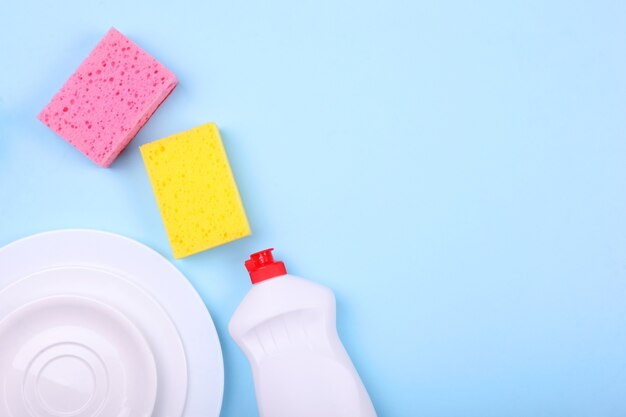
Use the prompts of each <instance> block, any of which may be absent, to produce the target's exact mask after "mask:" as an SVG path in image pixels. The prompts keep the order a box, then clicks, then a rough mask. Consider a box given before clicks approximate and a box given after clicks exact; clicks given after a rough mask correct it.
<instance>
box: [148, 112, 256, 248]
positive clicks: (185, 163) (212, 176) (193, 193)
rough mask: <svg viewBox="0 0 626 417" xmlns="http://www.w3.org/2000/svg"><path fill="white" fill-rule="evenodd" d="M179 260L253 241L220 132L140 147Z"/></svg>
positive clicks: (207, 130) (205, 128)
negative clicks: (243, 240) (242, 240)
mask: <svg viewBox="0 0 626 417" xmlns="http://www.w3.org/2000/svg"><path fill="white" fill-rule="evenodd" d="M140 149H141V154H142V156H143V160H144V163H145V165H146V169H147V171H148V176H149V178H150V182H151V183H152V188H153V190H154V194H155V196H156V200H157V204H158V206H159V209H160V210H161V216H162V218H163V223H164V224H165V230H166V232H167V235H168V237H169V240H170V244H171V246H172V249H173V251H174V257H176V258H183V257H185V256H189V255H193V254H194V253H197V252H200V251H203V250H206V249H209V248H212V247H215V246H218V245H221V244H224V243H227V242H230V241H233V240H236V239H239V238H242V237H245V236H248V235H250V226H249V224H248V219H247V218H246V213H245V211H244V208H243V204H242V203H241V198H240V197H239V191H238V190H237V184H236V183H235V179H234V178H233V174H232V172H231V170H230V165H229V164H228V158H227V156H226V151H225V150H224V145H223V144H222V139H221V138H220V134H219V131H218V129H217V126H216V125H215V124H213V123H208V124H205V125H202V126H198V127H196V128H194V129H191V130H187V131H185V132H181V133H177V134H175V135H172V136H169V137H167V138H165V139H161V140H157V141H155V142H152V143H149V144H147V145H143V146H141V147H140Z"/></svg>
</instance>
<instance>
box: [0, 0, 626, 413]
mask: <svg viewBox="0 0 626 417" xmlns="http://www.w3.org/2000/svg"><path fill="white" fill-rule="evenodd" d="M469 3H472V4H469ZM625 18H626V3H624V2H619V1H593V2H591V1H552V2H547V1H543V0H536V1H519V2H518V1H513V2H501V1H491V2H490V1H478V2H461V1H459V2H455V1H437V2H428V3H427V2H416V1H400V0H392V1H384V2H383V1H380V2H376V1H337V0H316V1H308V0H307V1H274V2H254V1H249V2H244V1H228V2H220V3H217V2H214V1H203V2H200V1H198V2H197V3H192V2H188V1H177V2H172V1H168V2H159V1H123V0H116V1H108V0H106V1H105V0H101V1H96V2H88V1H84V2H76V1H70V0H58V1H46V2H36V1H34V0H28V1H27V0H20V1H17V0H15V1H8V0H4V1H3V2H2V3H1V6H0V71H1V72H0V244H6V243H9V242H11V241H13V240H15V239H18V238H20V237H23V236H26V235H29V234H31V233H35V232H41V231H46V230H52V229H58V228H77V227H85V228H96V229H104V230H109V231H113V232H117V233H121V234H123V235H127V236H130V237H132V238H135V239H138V240H139V241H141V242H144V243H146V244H148V245H150V246H152V247H153V248H155V249H157V250H158V251H159V252H161V253H163V254H164V255H166V256H167V257H168V258H170V259H171V250H170V248H169V245H168V243H167V238H166V235H165V232H164V229H163V226H162V223H161V220H160V215H159V213H158V210H157V207H156V203H155V201H154V197H153V194H152V191H151V188H150V185H149V183H148V179H147V176H146V173H145V171H144V166H143V163H142V160H141V157H140V154H139V150H138V146H139V145H140V144H143V143H146V142H150V141H153V140H155V139H159V138H161V137H164V136H167V135H169V134H172V133H175V132H178V131H181V130H185V129H188V128H191V127H194V126H196V125H199V124H201V123H205V122H208V121H215V122H217V123H218V125H219V126H220V128H221V130H222V133H223V139H224V142H225V146H226V149H227V152H228V154H229V156H230V159H231V163H232V168H233V171H234V173H235V177H236V179H237V182H238V184H239V187H240V191H241V194H242V198H243V200H244V204H245V206H246V208H247V211H248V215H249V218H250V222H251V225H252V227H253V230H254V235H253V236H252V237H251V238H247V239H244V240H241V241H238V242H235V243H231V244H228V245H226V246H222V247H220V248H217V249H214V250H210V251H207V252H205V253H202V254H199V255H197V256H193V257H190V258H188V259H185V260H182V261H175V262H174V263H175V264H176V266H178V267H179V268H180V269H181V270H182V271H183V272H184V273H185V274H186V275H187V277H188V278H189V279H190V280H191V281H192V283H193V284H194V285H195V287H196V288H197V289H198V291H199V292H200V294H201V295H202V297H203V299H204V300H205V302H206V304H207V306H208V307H209V310H210V311H211V313H212V315H213V318H214V320H215V323H216V326H217V329H218V332H219V334H220V338H221V340H222V344H223V349H224V360H225V369H226V387H225V398H224V407H223V412H222V415H223V416H224V417H228V416H237V417H241V416H253V415H256V413H257V411H256V403H255V398H254V392H253V385H252V380H251V375H250V370H249V367H248V364H247V362H246V360H245V357H244V356H243V354H242V353H241V352H240V351H239V349H238V348H237V346H236V345H235V344H234V343H233V342H232V340H231V339H230V336H229V335H228V333H227V324H228V320H229V319H230V316H231V315H232V313H233V311H234V310H235V308H236V306H237V305H238V303H239V302H240V300H241V299H242V297H243V296H244V294H245V293H246V291H247V290H248V289H249V281H248V278H247V274H246V272H245V270H244V268H243V265H242V261H243V260H244V258H246V257H247V255H248V254H249V253H251V252H253V251H256V250H258V249H262V248H264V247H267V246H274V247H276V248H277V254H278V256H279V257H281V258H282V259H283V260H284V261H285V262H286V263H287V265H288V268H289V269H290V272H292V273H294V274H297V275H301V276H304V277H308V278H311V279H314V280H316V281H318V282H320V283H322V284H325V285H328V286H330V287H331V288H332V289H333V290H334V291H335V293H336V295H337V299H338V326H339V330H340V334H341V336H342V338H343V341H344V342H345V345H346V347H347V349H348V351H349V352H350V354H351V356H352V358H353V360H354V362H355V364H356V366H357V368H358V369H359V371H360V373H361V375H362V377H363V380H364V382H365V384H366V386H367V388H368V389H369V392H370V394H371V397H372V400H373V402H374V404H375V406H376V407H377V409H378V411H379V414H380V416H420V415H421V416H551V417H552V416H624V415H626V399H625V398H626V397H625V395H626V140H625V139H626V135H625V133H626V117H625V115H626V56H625V54H624V45H625V42H626V24H625ZM110 26H116V27H117V28H118V29H119V30H120V31H122V32H123V33H125V34H126V35H127V36H128V37H130V38H131V39H133V40H135V41H136V42H137V43H138V44H139V45H141V46H142V47H144V48H145V49H146V50H147V51H148V52H150V53H152V54H153V55H154V56H155V57H156V58H157V59H159V60H160V61H161V62H162V63H163V64H165V65H166V66H168V67H169V68H170V69H172V70H173V71H174V73H175V74H177V76H178V77H179V80H180V84H179V86H178V87H177V88H176V90H175V91H174V92H173V94H172V95H171V96H170V98H169V99H168V100H166V102H165V103H164V104H163V106H162V107H161V108H160V109H159V110H158V111H157V113H156V114H155V115H154V117H153V118H152V119H151V120H150V121H149V123H148V124H147V125H146V126H145V127H144V129H143V130H141V132H140V133H139V134H138V135H137V137H136V138H135V140H134V141H133V142H132V143H131V145H130V146H129V148H128V149H127V150H126V151H125V152H124V153H123V154H122V155H121V157H120V158H119V159H118V160H117V161H116V162H115V163H114V165H113V166H112V167H111V168H110V169H108V170H103V169H100V168H98V167H96V166H95V165H94V164H92V163H91V162H90V161H89V160H88V159H86V158H85V157H83V156H82V155H80V154H79V153H78V152H76V151H74V150H73V149H72V148H71V147H70V146H69V145H68V144H66V143H65V142H64V141H62V140H61V139H59V138H58V137H56V136H55V135H54V134H53V133H52V132H51V131H50V130H48V129H47V128H46V127H45V126H44V125H43V124H41V123H40V122H38V121H37V120H36V115H37V114H38V112H39V111H40V110H41V109H42V108H43V106H44V105H45V104H46V103H47V102H48V100H49V99H50V98H51V97H52V95H53V94H54V92H55V91H56V90H57V89H58V88H59V87H60V86H61V85H62V84H63V82H64V81H65V80H66V78H67V77H68V76H69V75H70V74H71V73H72V72H73V71H74V70H75V69H76V67H77V66H78V64H79V63H80V62H81V61H82V60H83V59H84V58H85V57H86V55H87V54H88V53H89V51H90V50H91V49H92V48H93V47H94V46H95V44H96V43H97V42H98V40H99V39H100V38H101V37H102V36H103V35H104V34H105V32H106V31H107V30H108V29H109V27H110Z"/></svg>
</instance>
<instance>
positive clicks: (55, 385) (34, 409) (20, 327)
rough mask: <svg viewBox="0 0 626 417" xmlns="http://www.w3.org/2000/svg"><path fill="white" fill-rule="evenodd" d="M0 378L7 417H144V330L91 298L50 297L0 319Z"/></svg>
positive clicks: (147, 373)
mask: <svg viewBox="0 0 626 417" xmlns="http://www.w3.org/2000/svg"><path fill="white" fill-rule="evenodd" d="M0 340H1V341H2V349H0V381H1V382H2V383H1V385H2V387H3V395H4V397H5V401H4V403H5V404H4V405H5V406H6V410H5V411H4V412H3V413H2V414H3V415H7V414H6V413H8V415H9V416H12V417H23V416H27V415H35V416H41V417H60V416H71V417H92V416H96V415H103V416H137V417H149V416H150V415H151V414H152V410H153V408H154V402H155V399H156V392H157V374H156V366H155V363H154V358H153V356H152V352H151V350H150V347H149V346H148V343H147V342H146V340H145V339H144V338H143V336H142V335H141V332H140V331H139V330H138V329H137V328H136V327H135V326H134V325H133V323H132V322H131V321H130V320H128V319H127V318H126V317H125V316H124V315H123V314H121V313H120V312H118V311H117V310H115V309H113V308H111V307H109V306H107V305H105V304H103V303H100V302H97V301H94V300H91V299H89V298H84V297H76V296H54V297H47V298H43V299H40V300H37V301H33V302H31V303H29V304H26V305H24V306H22V307H20V308H19V309H17V310H15V311H13V312H12V313H11V314H9V315H8V316H6V317H5V318H4V319H3V320H2V321H0Z"/></svg>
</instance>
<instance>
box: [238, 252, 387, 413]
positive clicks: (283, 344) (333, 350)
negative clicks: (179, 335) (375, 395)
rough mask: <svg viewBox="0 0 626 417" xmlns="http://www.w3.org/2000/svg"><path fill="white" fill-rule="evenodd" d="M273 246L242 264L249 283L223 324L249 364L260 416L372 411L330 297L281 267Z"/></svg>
mask: <svg viewBox="0 0 626 417" xmlns="http://www.w3.org/2000/svg"><path fill="white" fill-rule="evenodd" d="M272 250H273V249H267V250H264V251H261V252H257V253H255V254H253V255H251V257H250V259H249V260H247V261H246V263H245V265H246V268H247V269H248V272H249V273H250V278H251V279H252V283H253V284H254V285H253V287H252V289H251V290H250V291H249V292H248V294H247V295H246V296H245V298H244V300H243V301H242V303H241V304H240V305H239V307H238V308H237V310H236V311H235V314H234V315H233V317H232V319H231V321H230V325H229V330H230V334H231V335H232V337H233V339H234V340H235V342H237V344H238V345H239V347H240V348H241V350H242V351H243V352H244V354H245V355H246V356H247V358H248V360H249V361H250V365H251V367H252V373H253V377H254V386H255V390H256V397H257V403H258V406H259V414H260V416H261V417H375V416H376V411H375V410H374V407H373V405H372V402H371V400H370V398H369V396H368V394H367V391H366V390H365V387H364V385H363V383H362V382H361V379H360V378H359V375H358V373H357V371H356V369H355V368H354V365H353V364H352V361H351V360H350V357H349V356H348V354H347V353H346V350H345V349H344V347H343V345H342V343H341V341H340V340H339V336H338V335H337V325H336V321H335V317H336V313H335V296H334V295H333V293H332V291H331V290H330V289H328V288H326V287H324V286H322V285H319V284H316V283H314V282H311V281H307V280H305V279H302V278H298V277H295V276H293V275H289V274H287V271H286V269H285V265H284V263H283V262H277V261H274V258H273V256H272Z"/></svg>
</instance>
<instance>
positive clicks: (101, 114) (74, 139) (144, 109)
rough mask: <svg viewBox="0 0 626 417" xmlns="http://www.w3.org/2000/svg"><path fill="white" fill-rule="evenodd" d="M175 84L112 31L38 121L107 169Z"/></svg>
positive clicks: (144, 54) (166, 72)
mask: <svg viewBox="0 0 626 417" xmlns="http://www.w3.org/2000/svg"><path fill="white" fill-rule="evenodd" d="M176 83H177V81H176V77H175V76H174V74H173V73H172V72H171V71H170V70H168V69H167V68H165V67H164V66H163V65H161V64H160V63H159V62H158V61H157V60H156V59H154V58H153V57H152V56H150V55H148V53H147V52H145V51H144V50H143V49H141V48H140V47H139V46H137V45H136V44H135V43H133V42H132V41H130V40H129V39H127V38H126V37H125V36H124V35H122V34H121V33H120V32H118V31H117V30H116V29H115V28H112V29H111V30H109V32H108V33H107V34H106V36H105V37H104V38H103V39H102V40H101V41H100V43H98V45H97V46H96V47H95V49H94V50H93V51H92V52H91V53H90V54H89V56H88V57H87V59H85V61H83V63H82V64H81V65H80V66H79V67H78V69H77V70H76V72H75V73H74V74H73V75H72V76H71V77H70V78H69V79H68V80H67V81H66V83H65V85H63V87H61V89H60V90H59V92H58V93H57V94H56V95H55V96H54V97H53V98H52V101H51V102H50V103H49V104H48V105H47V106H46V107H45V108H44V109H43V110H42V112H41V113H40V114H39V116H38V118H39V120H41V121H42V122H43V123H45V124H46V125H47V126H48V127H50V129H52V130H53V131H55V132H56V133H57V134H58V135H59V136H61V137H63V138H64V139H65V140H66V141H68V142H69V143H71V144H72V145H74V146H75V147H76V148H77V149H78V150H79V151H81V152H82V153H84V154H85V155H86V156H88V157H89V158H90V159H92V160H93V161H94V162H95V163H96V164H98V165H100V166H101V167H108V166H109V165H111V163H112V162H113V160H115V158H116V157H117V156H118V155H119V154H120V152H122V150H124V148H125V147H126V146H127V145H128V143H129V142H130V141H131V140H132V139H133V137H135V135H136V134H137V132H138V131H139V129H141V128H142V127H143V125H144V124H145V123H146V122H147V121H148V119H149V118H150V116H152V114H153V113H154V112H155V111H156V109H157V108H158V107H159V105H160V104H161V103H162V102H163V100H165V98H167V96H168V95H169V94H170V93H171V92H172V90H173V89H174V87H175V86H176Z"/></svg>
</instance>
